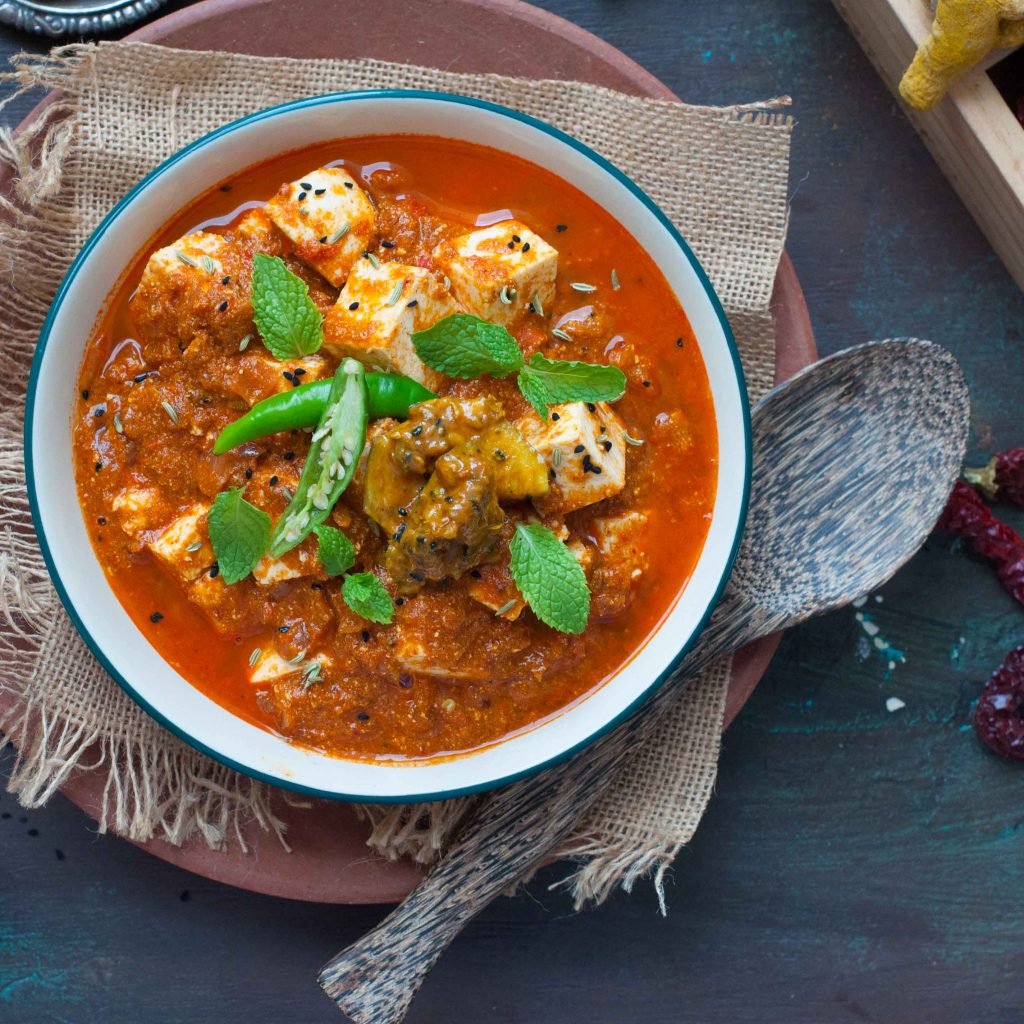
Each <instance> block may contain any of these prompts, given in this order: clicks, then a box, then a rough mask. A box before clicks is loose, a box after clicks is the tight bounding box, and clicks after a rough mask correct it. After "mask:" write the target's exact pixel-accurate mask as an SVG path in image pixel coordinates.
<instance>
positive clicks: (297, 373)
mask: <svg viewBox="0 0 1024 1024" xmlns="http://www.w3.org/2000/svg"><path fill="white" fill-rule="evenodd" d="M305 372H306V371H305V369H304V368H303V367H301V366H296V367H295V376H296V377H301V376H302V375H303V374H304V373H305Z"/></svg>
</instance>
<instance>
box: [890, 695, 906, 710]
mask: <svg viewBox="0 0 1024 1024" xmlns="http://www.w3.org/2000/svg"><path fill="white" fill-rule="evenodd" d="M906 706H907V704H906V701H902V700H900V699H899V697H889V698H888V699H887V700H886V702H885V710H886V711H900V710H901V709H902V708H905V707H906Z"/></svg>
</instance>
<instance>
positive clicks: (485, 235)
mask: <svg viewBox="0 0 1024 1024" xmlns="http://www.w3.org/2000/svg"><path fill="white" fill-rule="evenodd" d="M433 258H434V264H435V266H436V267H437V269H438V270H440V271H441V272H442V273H443V274H446V275H447V277H448V279H449V280H450V281H451V288H452V292H453V294H454V295H455V298H456V299H458V300H459V302H460V303H461V304H462V305H463V306H465V307H466V309H468V310H469V311H470V312H471V313H475V314H476V315H477V316H479V317H482V318H483V319H484V320H490V321H492V322H493V323H498V324H508V323H511V321H512V320H514V319H515V318H516V317H517V316H518V315H519V314H520V313H522V312H523V311H524V310H526V308H527V307H528V306H529V305H530V303H534V304H535V305H536V304H537V303H539V304H540V307H541V309H550V308H551V305H552V303H553V302H554V298H555V277H556V275H557V274H558V252H557V251H556V250H555V249H553V248H552V247H551V246H550V245H548V243H547V242H545V241H544V239H543V238H541V237H540V235H538V234H535V233H534V232H533V231H531V230H530V229H529V228H528V227H527V226H526V225H525V224H522V223H520V222H519V221H517V220H503V221H500V222H499V223H497V224H492V225H491V226H490V227H487V228H480V229H479V230H477V231H471V232H470V233H469V234H468V235H460V236H458V237H457V238H451V239H447V240H445V241H443V242H441V243H440V244H439V245H438V246H437V247H436V248H435V249H434V253H433Z"/></svg>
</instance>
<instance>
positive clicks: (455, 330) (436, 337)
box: [412, 313, 523, 380]
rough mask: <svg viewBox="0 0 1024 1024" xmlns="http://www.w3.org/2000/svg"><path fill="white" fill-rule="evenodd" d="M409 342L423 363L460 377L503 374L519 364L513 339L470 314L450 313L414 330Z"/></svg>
mask: <svg viewBox="0 0 1024 1024" xmlns="http://www.w3.org/2000/svg"><path fill="white" fill-rule="evenodd" d="M412 343H413V345H414V346H415V348H416V354H417V355H418V356H419V357H420V359H422V360H423V362H425V363H426V364H427V366H430V367H432V368H433V369H435V370H437V371H439V372H440V373H444V374H447V375H448V376H449V377H458V378H459V379H460V380H473V379H474V378H476V377H482V376H483V375H484V374H485V373H489V374H490V375H491V376H492V377H504V376H506V375H508V374H510V373H513V372H514V371H516V370H518V369H519V368H520V367H521V366H522V365H523V354H522V352H520V351H519V346H518V345H517V344H516V339H515V338H513V337H512V335H511V334H509V333H508V331H507V330H505V328H504V327H502V326H501V324H492V323H488V322H487V321H486V320H481V319H480V317H478V316H473V314H472V313H452V314H451V316H446V317H445V318H444V319H443V320H438V322H437V323H436V324H434V326H433V327H428V328H427V330H425V331H415V332H414V333H413V336H412Z"/></svg>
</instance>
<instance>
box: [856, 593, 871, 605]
mask: <svg viewBox="0 0 1024 1024" xmlns="http://www.w3.org/2000/svg"><path fill="white" fill-rule="evenodd" d="M867 603H868V598H867V594H865V595H864V596H863V597H858V598H857V599H856V600H855V601H854V602H853V607H854V608H863V607H864V605H866V604H867Z"/></svg>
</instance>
